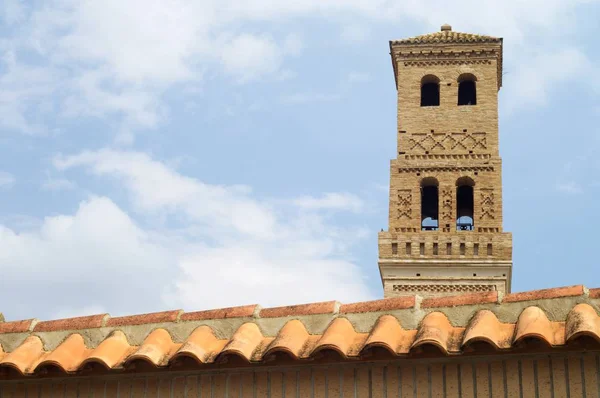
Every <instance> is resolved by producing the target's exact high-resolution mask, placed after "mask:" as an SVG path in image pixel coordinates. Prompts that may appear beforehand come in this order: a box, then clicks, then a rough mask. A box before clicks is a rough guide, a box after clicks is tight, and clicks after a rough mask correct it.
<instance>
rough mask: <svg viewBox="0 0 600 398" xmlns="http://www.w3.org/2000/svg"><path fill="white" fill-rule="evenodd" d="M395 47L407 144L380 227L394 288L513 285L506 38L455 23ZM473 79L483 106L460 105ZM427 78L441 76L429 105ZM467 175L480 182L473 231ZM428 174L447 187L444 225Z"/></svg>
mask: <svg viewBox="0 0 600 398" xmlns="http://www.w3.org/2000/svg"><path fill="white" fill-rule="evenodd" d="M460 35H462V36H460ZM465 37H467V39H465ZM390 47H391V51H392V60H393V66H394V72H395V75H396V76H395V77H396V85H397V90H398V131H397V143H398V147H397V158H396V159H393V160H392V161H391V165H390V166H391V167H390V198H389V228H388V231H385V232H381V233H380V234H379V267H380V271H381V275H382V279H383V284H384V292H385V295H386V297H388V296H396V295H401V294H414V293H417V292H418V294H421V295H423V294H424V295H445V294H453V293H455V292H457V291H458V290H457V291H455V292H453V291H446V290H448V289H445V290H444V291H440V292H437V291H432V292H424V291H423V289H418V288H417V287H415V290H414V291H410V289H407V288H406V287H403V289H402V290H401V291H400V290H398V289H396V290H394V289H393V286H399V285H402V286H406V285H415V286H416V285H419V284H421V283H424V284H427V285H431V284H432V281H433V282H435V283H441V284H443V285H448V284H449V283H451V284H457V283H458V282H460V284H463V285H464V283H467V284H474V285H481V284H486V283H488V284H489V285H490V286H492V287H494V288H497V290H500V291H502V292H508V291H510V277H511V268H512V236H511V234H510V233H505V232H503V231H502V161H501V159H500V156H499V151H498V90H499V88H500V86H501V83H502V82H501V76H502V40H501V39H496V38H492V37H486V36H476V35H466V34H455V33H454V32H451V31H450V30H449V27H445V28H444V29H442V32H439V33H437V34H432V35H426V36H422V37H417V38H414V39H407V40H401V41H396V42H391V43H390ZM463 79H468V80H473V81H475V87H476V104H475V105H460V106H459V105H458V96H459V82H460V81H462V80H463ZM426 81H436V82H437V81H439V105H437V106H422V104H421V95H422V93H421V85H422V83H423V82H426ZM459 179H461V180H460V181H463V180H465V179H466V180H468V181H469V184H470V185H472V190H473V206H472V210H473V217H472V230H471V227H469V228H468V229H469V230H457V214H458V209H457V186H458V185H460V184H462V183H459ZM424 181H435V184H436V185H437V190H438V191H437V192H438V211H439V217H438V224H437V226H436V227H435V228H434V230H422V217H421V216H422V211H421V205H422V203H421V197H422V194H421V192H422V186H423V185H424ZM423 268H424V269H428V270H432V269H435V270H436V271H435V272H430V273H429V274H430V275H429V277H428V278H425V277H423V276H420V277H417V276H416V274H417V273H418V274H421V275H422V274H423V273H422V272H418V270H419V269H423ZM450 268H452V271H451V273H449V272H448V271H449V270H450ZM481 269H485V270H487V271H486V272H485V276H481V272H479V273H478V272H476V271H477V270H481ZM415 270H417V272H414V271H415ZM474 275H477V276H474ZM407 278H409V279H407ZM419 278H424V279H419ZM457 286H458V284H457Z"/></svg>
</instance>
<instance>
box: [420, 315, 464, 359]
mask: <svg viewBox="0 0 600 398" xmlns="http://www.w3.org/2000/svg"><path fill="white" fill-rule="evenodd" d="M463 331H464V329H463V328H454V327H453V326H452V325H451V324H450V321H449V320H448V317H447V316H446V315H445V314H443V313H441V312H431V313H429V314H427V315H426V316H425V318H423V320H422V321H421V325H420V327H419V330H418V332H417V336H416V337H415V341H414V342H413V345H412V348H418V347H421V346H424V345H426V344H431V345H434V346H436V347H438V348H439V349H440V350H441V351H442V352H444V353H446V354H447V353H449V352H458V351H460V343H459V341H458V339H457V337H458V335H462V334H463Z"/></svg>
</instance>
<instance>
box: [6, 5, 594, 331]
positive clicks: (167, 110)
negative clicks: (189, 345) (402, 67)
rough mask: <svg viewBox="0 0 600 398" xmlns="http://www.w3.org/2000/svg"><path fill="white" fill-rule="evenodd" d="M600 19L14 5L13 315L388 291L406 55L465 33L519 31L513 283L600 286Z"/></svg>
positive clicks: (561, 13) (506, 12)
mask: <svg viewBox="0 0 600 398" xmlns="http://www.w3.org/2000/svg"><path fill="white" fill-rule="evenodd" d="M288 3H289V4H288ZM598 20H600V4H599V2H598V1H593V0H589V1H576V0H571V1H563V0H552V1H541V0H533V1H528V2H526V4H523V2H519V1H502V2H500V1H474V0H457V1H454V2H444V1H421V2H413V1H406V2H398V1H396V2H392V1H386V0H370V1H364V0H345V1H342V0H320V1H317V0H299V1H296V2H280V1H274V0H248V1H245V2H239V1H230V0H220V1H213V0H196V1H192V0H190V1H183V0H173V1H169V2H167V1H158V0H156V1H141V0H131V1H128V2H122V1H118V0H105V1H103V2H96V1H91V0H90V1H87V0H83V1H81V0H48V1H43V2H41V1H40V2H35V1H34V2H24V1H18V0H4V1H2V3H1V4H0V22H1V24H0V151H1V152H0V155H1V156H0V269H1V271H2V273H1V275H2V288H1V289H0V302H2V303H3V305H2V308H0V310H1V311H2V312H3V313H4V315H5V317H6V318H7V319H22V318H31V317H37V318H40V319H48V318H56V317H64V316H73V315H81V314H91V313H99V312H105V311H107V312H110V313H111V314H113V315H119V314H128V313H137V312H150V311H159V310H164V309H172V308H183V309H185V310H188V311H190V310H199V309H205V308H215V307H222V306H232V305H242V304H250V303H260V304H262V305H264V306H271V305H284V304H293V303H301V302H310V301H320V300H333V299H336V300H340V301H343V302H352V301H360V300H367V299H373V298H379V297H381V296H382V291H381V285H380V281H379V274H378V270H377V241H376V237H377V231H379V230H380V229H381V228H386V227H387V226H386V223H387V199H388V194H387V189H388V188H387V185H388V178H389V174H388V173H389V161H390V159H391V158H393V157H394V156H395V155H394V154H395V145H396V144H395V136H396V135H395V129H396V114H395V108H396V104H395V101H396V97H395V95H396V93H395V88H394V77H393V73H392V67H391V63H390V57H389V47H388V42H389V40H390V39H399V38H403V37H407V36H414V35H418V34H423V33H428V32H433V31H437V30H438V29H439V26H440V25H441V24H443V23H450V24H452V25H453V28H454V30H457V31H463V32H473V33H481V34H489V35H494V36H500V37H504V43H505V48H504V62H505V63H504V73H505V76H504V87H503V88H502V90H501V91H500V139H501V156H502V158H503V162H504V163H503V171H504V175H503V182H504V220H505V225H504V227H505V230H507V231H511V232H513V240H514V271H513V290H515V291H522V290H530V289H538V288H546V287H556V286H564V285H570V284H585V285H587V286H589V287H597V286H600V276H599V274H598V272H596V271H597V269H598V266H597V261H598V260H597V251H596V248H597V247H598V243H597V236H598V233H597V229H598V224H599V222H600V217H599V216H598V212H597V208H598V200H597V198H598V197H599V196H600V179H599V178H598V177H597V176H598V172H599V171H600V160H598V157H597V156H596V154H597V153H598V149H600V142H599V137H600V136H599V134H598V132H597V129H598V127H597V126H598V125H599V122H600V100H599V99H598V98H600V95H599V94H600V77H599V76H600V64H599V58H598V57H599V55H598V51H597V50H598V43H597V37H598V36H600V26H599V25H598V23H597V21H598Z"/></svg>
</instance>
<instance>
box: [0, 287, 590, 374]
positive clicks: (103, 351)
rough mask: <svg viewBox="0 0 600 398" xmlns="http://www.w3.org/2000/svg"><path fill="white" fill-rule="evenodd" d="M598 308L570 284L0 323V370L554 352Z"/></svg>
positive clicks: (582, 329)
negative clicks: (502, 293) (345, 301)
mask: <svg viewBox="0 0 600 398" xmlns="http://www.w3.org/2000/svg"><path fill="white" fill-rule="evenodd" d="M599 305H600V289H590V290H587V289H585V288H584V287H583V286H571V287H564V288H556V289H548V290H538V291H532V292H526V293H516V294H509V295H506V296H505V297H499V296H498V294H497V293H495V292H494V293H477V294H467V295H460V296H454V297H445V298H430V299H421V298H420V297H413V296H409V297H401V298H390V299H383V300H376V301H368V302H361V303H353V304H339V303H337V302H333V301H332V302H324V303H313V304H306V305H296V306H290V307H278V308H260V307H259V306H257V305H250V306H244V307H235V308H224V309H218V310H212V311H200V312H189V313H183V312H182V311H167V312H160V313H153V314H145V315H135V316H127V317H116V318H111V317H109V316H108V315H106V314H103V315H94V316H87V317H80V318H70V319H63V320H55V321H45V322H37V321H35V320H25V321H13V322H0V344H1V348H0V375H4V377H15V376H16V377H21V376H23V375H35V374H40V373H46V372H49V371H54V372H56V371H58V374H64V373H67V374H74V373H81V372H86V371H89V370H93V369H104V370H109V371H112V372H119V371H127V370H130V369H133V368H135V367H136V366H137V365H138V364H141V365H142V366H152V367H158V368H164V369H170V368H173V367H177V366H178V365H181V364H182V363H184V362H185V364H187V365H190V364H192V366H211V365H214V364H216V365H219V364H222V363H223V362H225V361H226V360H228V359H234V360H237V361H242V363H244V364H246V366H248V365H250V366H251V365H259V364H261V363H264V362H269V363H272V360H273V359H279V360H280V359H282V358H283V359H285V360H287V361H292V362H299V363H301V362H302V361H306V360H311V359H317V358H322V357H323V356H327V357H330V355H333V356H334V357H335V358H337V359H340V360H360V359H363V358H366V357H369V358H371V359H372V354H373V352H374V350H375V351H379V352H381V351H382V350H383V351H384V352H386V353H387V355H391V356H395V357H399V358H401V357H407V358H410V357H415V356H417V357H418V356H419V355H425V354H426V355H429V356H431V355H432V352H433V355H435V356H459V355H470V354H473V353H480V352H484V353H489V352H499V353H503V352H509V353H510V352H519V351H520V350H521V351H522V350H524V349H525V350H526V349H527V348H528V347H529V345H530V344H531V343H532V341H533V342H534V344H533V345H535V346H536V347H538V348H539V346H540V344H539V343H540V342H541V343H543V344H542V346H544V347H546V349H548V350H553V349H561V348H568V347H571V346H572V344H577V342H578V341H579V339H581V338H585V339H586V341H588V340H589V341H592V342H594V344H598V346H599V347H600V318H599V317H598V314H597V310H598V308H599ZM590 338H591V340H590ZM536 342H537V343H536ZM237 363H239V362H237ZM52 374H53V373H52ZM7 375H8V376H7Z"/></svg>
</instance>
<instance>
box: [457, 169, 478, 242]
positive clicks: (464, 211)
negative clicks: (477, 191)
mask: <svg viewBox="0 0 600 398" xmlns="http://www.w3.org/2000/svg"><path fill="white" fill-rule="evenodd" d="M474 185H475V182H474V181H473V180H472V179H470V178H469V177H462V178H459V179H458V181H456V230H457V231H472V230H473V228H474V218H473V216H474V206H473V204H474V200H473V186H474Z"/></svg>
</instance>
